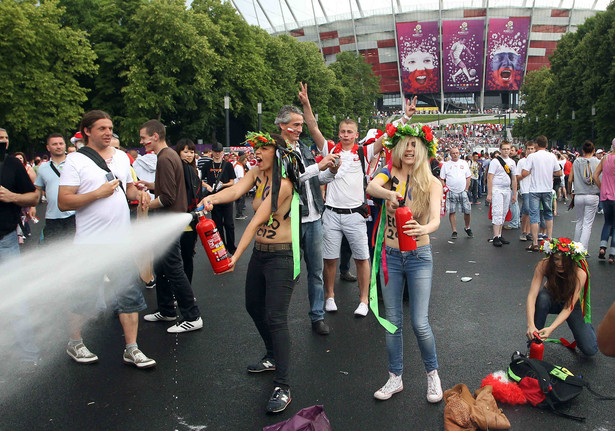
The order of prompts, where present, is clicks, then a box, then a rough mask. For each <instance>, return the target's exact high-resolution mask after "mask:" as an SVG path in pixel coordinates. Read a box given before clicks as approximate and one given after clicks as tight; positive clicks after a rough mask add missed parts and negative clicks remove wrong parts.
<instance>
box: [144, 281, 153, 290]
mask: <svg viewBox="0 0 615 431" xmlns="http://www.w3.org/2000/svg"><path fill="white" fill-rule="evenodd" d="M145 287H146V288H147V289H153V288H154V287H156V279H153V280H152V281H150V282H147V283H145Z"/></svg>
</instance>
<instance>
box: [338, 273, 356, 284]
mask: <svg viewBox="0 0 615 431" xmlns="http://www.w3.org/2000/svg"><path fill="white" fill-rule="evenodd" d="M340 280H344V281H350V282H353V281H357V276H356V275H354V274H351V273H350V272H345V273H343V274H340Z"/></svg>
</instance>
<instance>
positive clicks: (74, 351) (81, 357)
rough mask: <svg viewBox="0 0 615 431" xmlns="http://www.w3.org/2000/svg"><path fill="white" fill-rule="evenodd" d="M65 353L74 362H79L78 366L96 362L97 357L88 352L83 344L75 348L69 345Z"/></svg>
mask: <svg viewBox="0 0 615 431" xmlns="http://www.w3.org/2000/svg"><path fill="white" fill-rule="evenodd" d="M66 353H68V356H70V357H71V358H73V360H75V362H79V363H80V364H93V363H94V362H98V356H96V355H95V354H94V353H92V352H90V350H89V349H88V348H87V347H85V344H83V343H79V344H77V345H76V346H71V345H70V344H69V345H68V346H66Z"/></svg>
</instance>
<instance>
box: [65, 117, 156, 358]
mask: <svg viewBox="0 0 615 431" xmlns="http://www.w3.org/2000/svg"><path fill="white" fill-rule="evenodd" d="M80 130H81V133H82V134H83V137H84V140H85V144H86V146H85V147H84V148H82V149H80V151H79V152H75V153H71V154H69V155H68V156H67V158H66V163H65V165H64V169H63V170H62V175H61V177H60V186H59V191H58V208H59V210H60V211H76V212H75V221H76V233H75V244H79V245H81V246H89V247H93V248H97V249H99V250H102V248H103V247H104V244H108V243H109V237H121V236H122V235H123V234H124V233H125V232H126V233H127V232H128V231H129V228H130V212H129V209H128V202H127V200H126V199H127V198H128V200H130V201H134V200H137V201H139V202H141V201H142V202H143V203H149V195H148V194H147V193H145V192H141V191H139V190H138V189H137V188H136V187H135V185H134V183H133V180H132V174H131V171H130V160H129V159H128V156H127V155H126V153H124V152H123V151H119V150H116V149H115V148H113V147H111V138H112V134H113V122H112V121H111V117H110V116H109V114H107V113H106V112H103V111H90V112H88V113H86V114H85V115H84V117H83V119H82V120H81V125H80ZM86 154H91V156H88V155H86ZM91 157H94V158H98V159H99V160H100V159H102V160H101V161H100V163H101V164H102V163H104V164H106V167H107V169H108V170H109V171H110V172H107V171H106V170H104V169H102V167H100V165H99V164H98V163H96V162H95V161H94V159H93V158H91ZM107 276H108V277H109V279H110V281H111V283H110V286H111V287H112V288H113V289H114V291H115V292H114V293H115V297H116V299H117V311H118V315H119V318H120V323H121V324H122V329H123V332H124V339H125V341H126V350H124V355H123V361H124V362H125V363H127V364H133V365H135V366H136V367H138V368H150V367H153V366H155V365H156V361H154V360H153V359H151V358H148V357H147V356H145V354H144V353H143V352H141V351H140V350H139V348H138V346H137V331H138V326H139V311H141V310H145V309H146V308H147V305H146V304H145V299H144V298H143V294H142V293H141V289H140V286H141V285H142V284H143V283H142V281H141V280H140V278H139V274H138V271H137V267H136V264H134V263H132V262H127V263H126V267H124V266H122V267H114V268H113V271H108V272H107ZM93 282H94V284H96V285H98V283H97V282H96V281H94V280H93ZM79 296H80V297H79V298H76V299H77V301H76V302H79V304H75V307H74V308H73V310H71V313H70V315H69V325H70V332H71V333H70V340H69V342H68V346H67V348H66V353H67V354H68V355H69V356H70V357H71V358H72V359H73V360H75V361H76V362H78V363H81V364H91V363H94V362H97V361H98V356H96V355H95V354H93V353H92V352H90V350H89V349H88V348H87V347H86V346H85V344H84V343H83V339H82V337H81V329H82V327H83V324H84V323H85V314H86V313H85V311H86V310H87V309H88V308H89V304H90V303H91V302H92V301H95V295H94V294H92V293H91V292H90V291H88V290H87V289H84V291H83V294H82V295H79Z"/></svg>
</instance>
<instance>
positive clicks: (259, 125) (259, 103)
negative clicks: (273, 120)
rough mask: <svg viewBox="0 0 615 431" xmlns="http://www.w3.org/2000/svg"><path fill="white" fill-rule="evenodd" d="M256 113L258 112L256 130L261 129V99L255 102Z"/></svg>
mask: <svg viewBox="0 0 615 431" xmlns="http://www.w3.org/2000/svg"><path fill="white" fill-rule="evenodd" d="M256 113H257V114H258V130H259V131H260V130H261V125H262V124H261V122H262V117H263V104H262V103H261V101H260V100H259V101H258V103H257V104H256Z"/></svg>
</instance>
